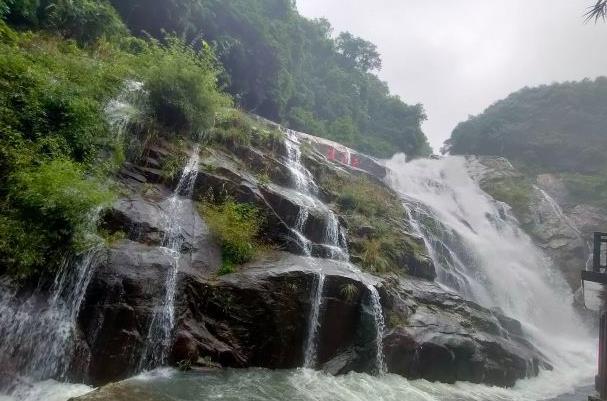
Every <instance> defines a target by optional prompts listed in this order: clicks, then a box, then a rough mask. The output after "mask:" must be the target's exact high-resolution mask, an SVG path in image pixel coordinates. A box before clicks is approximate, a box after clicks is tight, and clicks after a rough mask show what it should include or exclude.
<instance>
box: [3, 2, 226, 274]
mask: <svg viewBox="0 0 607 401" xmlns="http://www.w3.org/2000/svg"><path fill="white" fill-rule="evenodd" d="M102 3H103V2H99V4H100V5H103V7H110V6H109V5H108V4H106V3H103V4H102ZM45 4H47V3H45ZM53 4H56V7H55V6H53V10H54V11H53V13H52V14H49V15H46V14H44V13H43V12H42V11H40V10H41V9H40V8H39V7H41V5H40V4H39V3H38V2H19V1H11V2H7V3H4V5H5V6H6V5H8V7H5V8H2V9H3V10H8V11H7V13H6V14H5V15H6V16H7V20H9V21H13V23H14V24H18V26H19V27H20V28H24V27H26V26H29V27H39V26H44V27H48V29H47V30H46V31H44V32H38V33H31V32H18V31H15V30H14V29H12V28H11V27H9V26H7V25H6V24H5V23H4V22H2V21H0V54H2V56H1V57H0V206H1V207H0V270H2V272H4V271H7V272H9V273H10V274H11V275H13V276H15V277H20V278H23V279H26V278H29V277H33V276H36V275H39V274H44V273H46V272H51V271H53V270H54V269H56V268H57V267H58V266H59V265H60V263H61V261H62V259H63V258H64V257H65V256H66V255H67V254H69V253H78V252H81V251H83V250H84V249H85V248H86V247H90V246H91V245H93V242H98V241H100V239H99V238H97V237H96V234H97V227H96V223H97V222H96V216H97V215H98V211H99V210H100V209H101V208H103V207H104V206H105V205H108V203H109V202H110V201H111V200H112V198H113V196H114V195H113V194H112V192H113V191H112V188H111V187H112V186H111V184H110V183H111V177H112V175H113V173H114V172H115V171H117V169H118V168H119V167H120V165H121V164H122V162H123V161H124V159H125V155H129V156H130V157H134V156H133V154H135V155H136V156H138V154H137V152H132V151H130V150H131V149H130V147H131V146H134V145H136V144H137V143H144V144H145V143H150V142H152V141H153V140H155V139H156V138H158V137H160V136H164V137H169V138H170V137H173V138H176V135H181V136H182V137H183V136H185V135H186V132H185V129H184V130H183V131H181V129H182V128H183V127H177V126H173V127H171V129H169V128H167V125H168V124H167V120H166V119H164V118H163V117H164V116H163V115H162V113H161V112H159V111H161V110H164V109H163V108H164V107H166V105H167V104H170V105H171V106H173V112H174V115H175V116H179V117H180V118H181V117H183V118H182V120H181V121H185V124H187V127H188V129H191V131H188V134H189V135H191V136H196V134H197V133H196V131H195V130H196V129H197V128H201V129H202V127H210V125H211V124H212V121H213V118H214V115H215V111H216V110H217V109H219V107H223V106H225V105H227V104H229V103H228V101H227V97H226V96H225V95H222V94H221V93H220V92H219V91H218V89H217V82H216V81H217V75H218V70H217V69H216V67H215V64H214V58H213V56H212V54H211V52H210V50H208V49H207V50H203V51H200V52H195V51H194V50H193V49H191V48H189V47H187V46H185V45H184V44H183V43H181V42H179V41H178V40H176V39H174V38H168V39H167V40H166V41H165V43H164V44H161V43H158V42H154V41H147V42H146V41H142V40H139V39H134V38H129V37H126V36H121V37H116V36H112V41H108V39H109V38H110V36H109V35H108V34H107V32H104V33H98V35H99V36H98V37H97V38H96V39H95V40H96V41H95V42H94V43H86V42H88V41H89V40H88V39H87V40H83V38H82V37H79V38H77V39H78V40H79V42H80V43H81V44H79V43H78V42H75V41H72V40H66V39H63V38H61V37H59V36H56V35H57V34H60V35H65V36H72V35H71V34H70V35H68V33H67V30H59V29H55V28H53V26H51V25H50V22H49V21H56V15H55V14H54V13H59V12H60V11H61V10H63V11H61V13H67V14H65V15H72V14H70V13H72V12H73V13H75V14H74V15H78V13H79V12H81V11H82V10H79V9H74V10H72V11H69V10H67V9H66V7H70V6H73V7H75V8H78V7H81V6H82V7H84V6H86V7H89V6H92V5H94V4H97V2H83V1H73V2H67V1H66V2H53ZM30 6H31V7H33V8H27V7H30ZM61 7H63V8H61ZM31 10H36V12H30V11H31ZM45 10H46V9H45ZM47 11H48V12H50V9H49V10H46V11H44V12H47ZM57 15H59V14H57ZM61 15H64V14H61ZM26 17H27V18H26ZM115 17H116V15H115ZM28 18H32V19H28ZM33 18H36V20H35V21H34V20H33ZM99 18H104V17H103V13H102V14H100V16H99ZM83 22H84V20H83ZM26 23H29V25H26ZM62 24H63V23H62ZM62 26H64V25H62ZM66 29H67V28H66ZM87 32H88V33H92V32H93V31H87ZM90 39H91V41H92V40H93V39H92V38H90ZM85 43H86V44H85ZM173 63H174V64H175V65H178V66H179V68H173V69H169V68H168V67H167V66H169V65H171V64H173ZM198 77H200V79H199V78H198ZM129 79H130V80H136V81H141V82H143V84H144V88H145V90H147V93H149V94H150V96H147V97H145V99H143V100H142V102H141V104H137V105H136V106H137V107H138V108H140V110H138V113H136V115H135V116H134V117H135V118H134V121H132V122H131V124H129V126H128V131H129V132H128V135H127V136H126V137H125V136H124V135H118V133H117V132H116V131H115V129H114V127H112V126H111V125H110V123H109V122H108V116H107V114H106V112H105V110H106V106H107V105H108V103H109V102H110V100H111V99H114V98H117V97H118V96H119V94H120V93H122V92H123V91H124V87H125V81H126V80H129ZM163 87H164V88H169V87H170V88H171V89H172V91H169V90H168V89H167V91H166V96H162V93H161V92H162V89H160V88H163ZM153 93H154V94H155V97H153V98H152V96H151V94H153ZM186 99H189V100H190V101H186ZM192 116H196V117H195V118H193V117H192ZM142 147H143V146H142ZM136 156H135V157H136ZM165 167H166V169H165V170H167V171H168V170H170V167H171V166H165ZM173 169H175V166H173Z"/></svg>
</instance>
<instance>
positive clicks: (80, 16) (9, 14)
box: [0, 0, 128, 44]
mask: <svg viewBox="0 0 607 401" xmlns="http://www.w3.org/2000/svg"><path fill="white" fill-rule="evenodd" d="M3 15H4V16H5V17H6V19H7V21H8V22H9V23H11V24H13V25H18V26H22V27H26V28H43V29H47V30H50V31H52V32H55V33H57V34H59V35H61V36H63V37H65V38H70V39H74V40H76V41H78V42H79V43H81V44H91V43H93V42H95V41H96V40H98V39H99V38H102V37H106V38H112V37H116V36H125V35H126V34H127V33H128V31H127V29H126V27H125V25H124V24H123V23H122V20H121V19H120V16H119V15H118V14H117V13H116V11H115V10H114V8H113V7H112V6H111V5H110V4H109V3H108V2H107V1H103V0H50V1H49V0H45V1H40V0H0V17H2V16H3Z"/></svg>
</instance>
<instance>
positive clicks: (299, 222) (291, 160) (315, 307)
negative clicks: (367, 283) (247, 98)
mask: <svg viewBox="0 0 607 401" xmlns="http://www.w3.org/2000/svg"><path fill="white" fill-rule="evenodd" d="M285 133H286V138H285V147H286V149H287V160H286V161H287V167H288V168H289V171H290V173H291V177H292V181H293V186H294V188H295V189H296V190H297V191H298V192H299V193H300V195H301V197H302V199H303V200H305V203H306V204H304V205H300V209H299V212H298V215H297V219H296V222H295V226H293V227H291V231H292V232H293V234H294V235H295V238H296V240H297V242H298V244H299V246H300V247H301V249H302V251H303V254H304V255H305V256H311V255H312V242H311V241H310V240H309V239H308V238H306V236H305V235H304V230H305V227H306V223H307V221H308V218H309V214H310V211H309V210H308V206H307V205H308V204H310V205H314V206H315V207H316V208H317V209H318V210H321V211H322V213H323V214H324V216H325V233H324V241H323V242H324V243H323V244H321V245H322V246H323V247H324V248H325V249H326V250H327V253H328V256H329V257H330V258H331V259H335V260H342V261H347V260H349V259H350V257H349V254H348V247H347V238H346V234H345V230H344V228H343V227H340V225H339V219H338V218H337V216H336V215H335V213H333V211H332V210H331V209H329V207H327V205H325V204H324V203H323V202H321V201H320V200H319V199H318V198H317V197H316V194H317V193H318V186H317V185H316V183H315V182H314V176H313V175H312V173H311V172H310V171H309V170H308V169H307V168H306V167H305V166H304V165H303V164H302V162H301V143H300V139H299V134H298V133H297V132H295V131H292V130H285ZM315 282H316V286H315V289H314V291H313V292H312V293H311V294H310V304H311V307H310V316H309V318H308V334H307V338H306V342H305V352H304V367H306V368H314V367H315V365H316V357H317V355H316V354H317V342H318V332H319V329H320V325H321V324H320V318H321V306H322V293H323V289H324V282H325V276H324V274H323V273H322V270H319V271H318V272H317V273H316V277H315ZM380 310H381V307H380Z"/></svg>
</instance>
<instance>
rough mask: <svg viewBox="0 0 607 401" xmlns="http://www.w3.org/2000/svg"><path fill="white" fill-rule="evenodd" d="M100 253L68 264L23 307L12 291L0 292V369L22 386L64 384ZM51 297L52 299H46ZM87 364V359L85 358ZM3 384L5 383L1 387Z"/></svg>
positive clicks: (92, 251) (70, 261)
mask: <svg viewBox="0 0 607 401" xmlns="http://www.w3.org/2000/svg"><path fill="white" fill-rule="evenodd" d="M97 256H98V249H93V250H90V251H88V252H86V253H84V254H83V255H81V256H78V257H75V258H72V259H70V260H68V261H67V262H66V263H65V264H64V265H63V267H62V268H61V270H60V272H59V274H58V275H57V277H56V279H55V282H54V283H53V285H52V287H51V288H50V291H49V292H48V293H47V292H46V291H45V290H43V289H41V288H38V289H36V290H35V291H34V292H33V294H32V295H31V296H30V297H29V298H28V299H27V300H26V301H25V302H23V300H19V297H17V294H16V292H15V291H14V290H11V289H10V288H9V287H8V286H5V285H2V288H1V290H0V294H1V295H0V338H1V339H2V341H1V342H0V369H2V370H3V369H6V371H4V373H3V376H5V377H6V375H8V378H9V379H11V377H10V375H11V374H13V373H12V372H14V374H16V375H18V376H15V377H13V378H12V379H14V381H15V383H12V382H13V380H9V382H11V383H12V384H14V385H16V386H17V390H16V391H21V390H23V389H22V388H20V385H21V384H23V383H29V382H31V381H40V380H46V379H51V378H54V379H58V380H62V381H63V380H66V379H68V377H67V376H68V371H69V369H70V365H71V363H72V359H73V357H74V356H75V352H76V348H77V347H76V344H75V339H76V337H77V323H76V320H77V318H78V313H79V311H80V305H81V304H82V301H83V300H84V296H85V293H86V288H87V287H88V284H89V282H90V280H91V278H92V276H93V272H94V267H95V265H96V261H97V259H96V258H97ZM49 295H50V296H49ZM83 358H85V357H83ZM5 384H6V383H5Z"/></svg>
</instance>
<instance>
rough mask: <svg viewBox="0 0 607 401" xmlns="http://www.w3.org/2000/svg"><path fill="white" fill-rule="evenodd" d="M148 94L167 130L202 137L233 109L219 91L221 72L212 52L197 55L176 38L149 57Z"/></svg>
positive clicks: (156, 116) (154, 112) (154, 49)
mask: <svg viewBox="0 0 607 401" xmlns="http://www.w3.org/2000/svg"><path fill="white" fill-rule="evenodd" d="M146 57H147V59H148V65H149V67H148V69H147V71H146V72H145V78H144V79H145V86H144V87H145V90H146V91H147V92H148V96H149V105H150V112H151V113H152V115H153V117H154V119H155V120H156V121H158V123H160V124H161V125H162V126H163V127H164V128H168V129H171V130H174V131H175V133H177V134H182V135H183V134H187V135H192V136H194V137H197V136H200V135H202V134H203V132H204V131H205V130H208V129H210V128H211V127H212V126H213V123H214V119H215V113H216V112H217V111H218V110H219V109H220V108H221V107H223V106H227V105H229V99H228V98H227V97H226V96H225V95H223V94H221V93H220V92H219V89H218V87H217V75H218V68H217V65H216V61H215V58H214V56H213V53H212V51H211V50H210V48H209V47H208V46H207V45H205V46H203V48H202V50H201V51H195V50H194V49H193V48H192V47H190V46H187V45H185V44H184V43H183V42H181V41H180V40H178V39H176V38H171V37H169V38H168V39H167V44H166V46H161V45H158V44H157V45H155V46H152V47H151V48H150V51H149V53H148V54H147V56H146Z"/></svg>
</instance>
